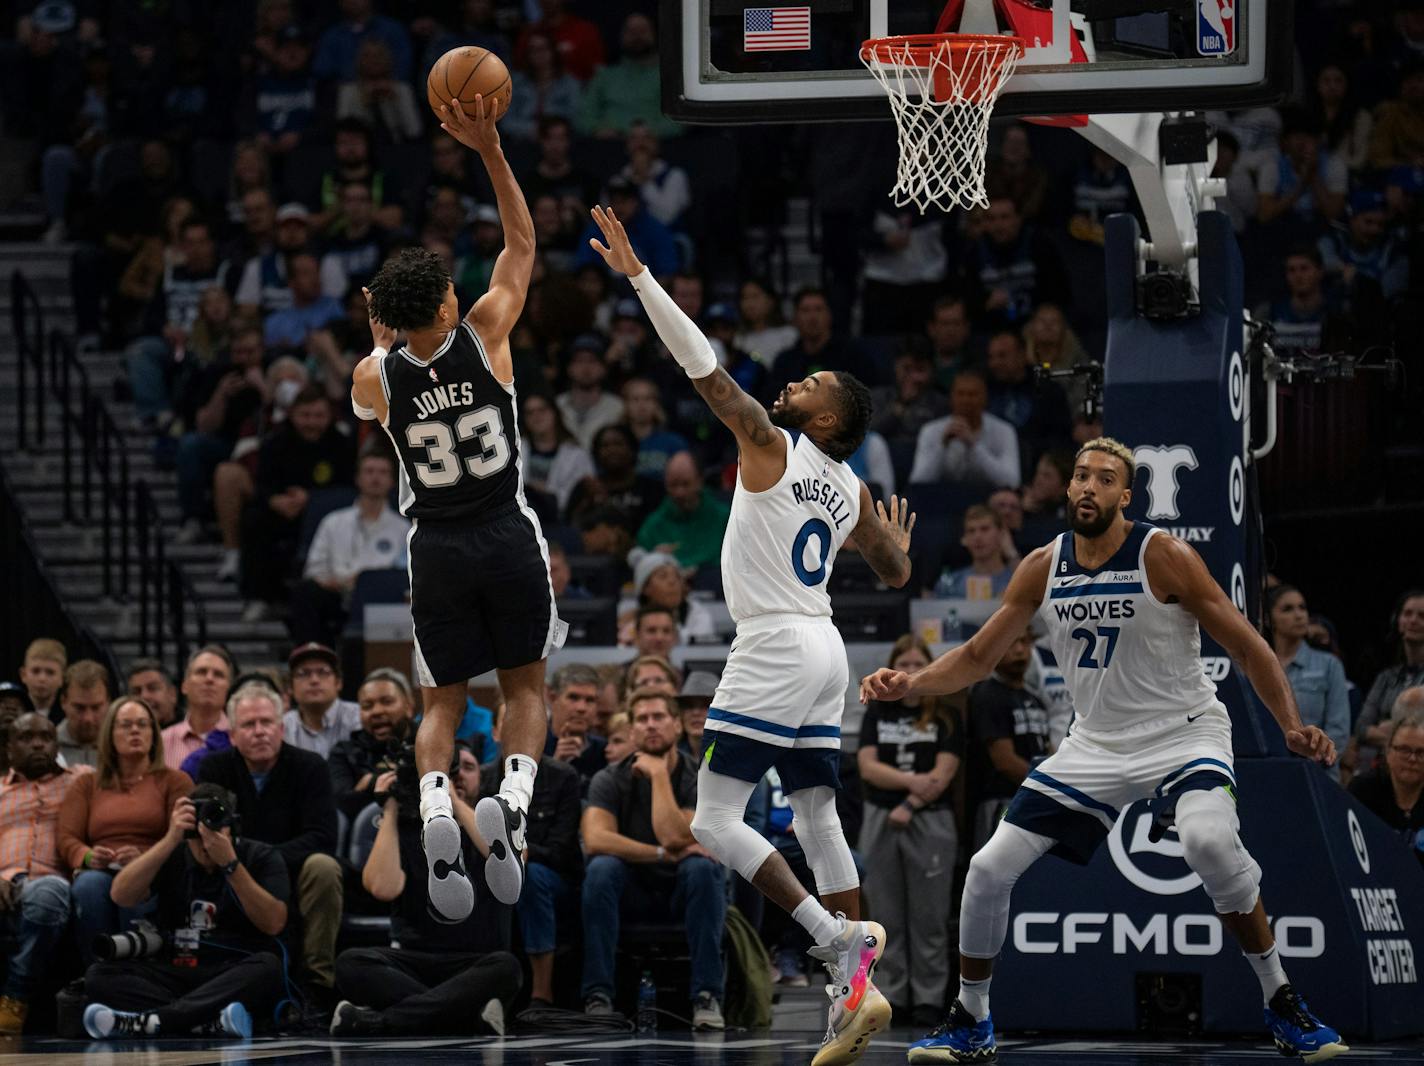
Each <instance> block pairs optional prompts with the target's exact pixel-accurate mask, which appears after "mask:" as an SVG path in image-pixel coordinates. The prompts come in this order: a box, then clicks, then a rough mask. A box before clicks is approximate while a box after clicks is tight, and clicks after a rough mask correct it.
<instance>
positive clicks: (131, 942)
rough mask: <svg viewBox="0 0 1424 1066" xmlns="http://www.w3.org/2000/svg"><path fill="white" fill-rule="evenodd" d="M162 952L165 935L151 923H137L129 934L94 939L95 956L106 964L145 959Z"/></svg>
mask: <svg viewBox="0 0 1424 1066" xmlns="http://www.w3.org/2000/svg"><path fill="white" fill-rule="evenodd" d="M162 950H163V934H162V933H160V932H159V931H158V929H157V928H156V927H155V926H154V925H153V924H152V923H151V922H145V921H137V922H134V927H133V928H132V929H130V930H129V931H128V932H127V933H115V934H114V935H113V936H96V937H95V938H94V954H95V955H96V956H97V957H98V958H100V959H103V960H104V961H105V962H117V961H120V960H122V959H144V958H148V956H150V955H157V954H158V953H159V952H160V951H162Z"/></svg>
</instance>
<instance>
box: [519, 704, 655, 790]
mask: <svg viewBox="0 0 1424 1066" xmlns="http://www.w3.org/2000/svg"><path fill="white" fill-rule="evenodd" d="M637 750H638V749H637V745H636V744H634V743H633V722H632V720H631V719H630V718H629V717H628V716H627V715H626V714H624V713H622V712H619V713H618V714H615V715H613V717H611V718H609V719H608V743H607V745H605V746H604V749H603V754H604V757H605V758H606V759H607V760H608V765H609V766H613V765H614V764H615V763H620V762H622V761H623V760H624V759H626V758H627V757H628V756H629V755H632V754H633V752H635V751H637ZM536 780H537V779H536Z"/></svg>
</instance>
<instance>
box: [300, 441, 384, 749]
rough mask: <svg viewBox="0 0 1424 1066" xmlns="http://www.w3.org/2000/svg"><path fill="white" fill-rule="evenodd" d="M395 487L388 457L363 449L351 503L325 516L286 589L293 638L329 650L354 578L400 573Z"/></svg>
mask: <svg viewBox="0 0 1424 1066" xmlns="http://www.w3.org/2000/svg"><path fill="white" fill-rule="evenodd" d="M395 483H396V466H395V459H394V457H393V456H392V455H391V453H390V452H389V451H388V450H387V449H385V448H382V447H377V448H371V449H369V450H367V452H366V454H364V455H363V456H362V457H361V461H360V463H359V464H358V465H357V467H356V493H357V495H356V502H355V503H353V504H352V505H351V506H350V507H342V508H339V509H338V510H335V511H332V512H331V513H330V514H328V515H327V516H326V517H325V518H323V519H322V520H321V523H320V524H319V525H318V526H317V527H316V534H315V535H314V536H313V537H312V542H311V547H310V548H309V549H308V550H307V558H306V563H305V564H304V565H303V567H302V581H301V584H299V585H297V587H296V588H295V589H293V590H292V614H291V619H290V629H291V633H292V639H293V640H295V641H298V642H300V643H305V642H307V641H313V640H314V641H316V642H318V643H320V644H326V645H329V646H335V644H336V642H337V639H338V638H339V637H340V636H341V631H342V629H343V628H344V626H345V624H346V616H347V605H348V604H349V603H350V600H351V591H352V589H354V588H355V587H356V579H357V578H359V577H360V576H361V575H362V574H363V573H365V572H366V571H368V570H389V569H392V568H394V567H399V568H402V569H404V567H405V562H406V537H407V535H408V534H409V533H410V520H409V519H407V518H403V517H402V516H401V515H399V514H397V513H396V512H395V510H394V509H393V508H392V507H391V490H392V488H394V486H395ZM288 739H289V740H290V739H291V738H290V737H289V738H288Z"/></svg>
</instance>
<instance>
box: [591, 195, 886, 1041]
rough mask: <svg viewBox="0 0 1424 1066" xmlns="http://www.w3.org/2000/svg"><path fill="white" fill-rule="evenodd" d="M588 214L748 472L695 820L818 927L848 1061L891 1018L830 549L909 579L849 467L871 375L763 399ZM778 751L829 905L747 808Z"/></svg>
mask: <svg viewBox="0 0 1424 1066" xmlns="http://www.w3.org/2000/svg"><path fill="white" fill-rule="evenodd" d="M593 218H594V221H595V222H597V223H598V227H599V229H601V230H602V231H603V236H604V239H605V240H606V241H607V242H608V244H607V246H606V247H605V246H604V245H602V244H599V243H598V241H596V240H593V241H590V243H591V244H592V245H593V247H594V249H595V250H596V251H597V252H598V253H599V254H600V255H602V256H603V258H604V259H605V260H606V261H607V262H608V264H609V266H611V267H612V268H613V269H615V270H618V271H620V272H622V273H624V274H626V275H628V277H629V279H630V280H631V281H632V283H633V288H634V289H635V290H636V291H637V293H638V298H639V299H640V300H642V302H643V307H644V308H645V309H646V310H647V312H648V318H649V319H650V320H651V321H652V323H653V327H654V328H655V329H656V330H657V332H658V336H659V338H661V340H662V342H663V344H665V345H666V346H667V349H668V351H669V352H670V353H671V354H672V356H673V358H674V359H676V360H677V361H678V363H679V365H681V366H682V368H683V370H685V371H686V372H687V375H688V377H689V378H691V379H692V384H693V386H694V387H695V388H696V389H697V391H698V392H699V393H701V394H702V397H703V399H705V400H706V401H707V403H708V406H710V407H711V408H712V413H713V414H715V415H716V416H717V417H718V418H719V419H721V420H722V422H723V423H724V424H725V425H726V426H727V428H728V429H730V430H731V431H732V433H733V435H734V436H735V437H736V438H737V449H738V456H739V469H738V474H737V487H736V491H735V493H734V495H733V497H732V516H731V519H730V521H729V522H728V524H727V534H726V537H725V539H724V540H723V542H722V585H723V588H724V590H725V592H726V597H727V608H728V610H729V611H730V612H731V615H732V617H733V618H734V619H735V620H736V623H737V636H736V639H735V640H733V641H732V651H731V656H730V657H729V658H728V660H727V667H726V669H725V671H724V672H723V674H722V679H721V682H720V683H719V684H718V686H717V692H716V695H715V696H714V697H713V700H712V707H711V709H710V710H709V711H708V712H707V738H706V745H705V748H704V754H703V758H702V768H701V770H700V771H699V772H698V776H697V813H696V815H695V816H694V817H693V819H692V833H693V835H694V836H695V837H696V838H697V840H698V843H700V844H701V845H702V846H703V847H705V848H707V850H709V851H711V852H712V853H713V854H714V855H716V856H717V858H718V859H720V860H721V861H722V862H724V863H725V864H726V865H728V866H730V867H732V868H733V869H734V870H736V871H737V872H738V873H740V874H741V875H742V876H743V877H745V878H746V879H747V880H748V881H750V882H751V883H752V884H754V885H755V886H756V887H757V888H759V889H760V890H761V891H762V893H763V894H764V895H766V897H767V898H768V899H770V900H771V901H772V902H773V903H776V904H778V905H779V906H781V907H783V908H784V909H785V910H787V911H788V912H790V914H791V916H792V917H793V918H795V919H796V921H798V922H799V923H800V924H801V925H802V926H803V927H804V928H805V929H806V931H807V932H808V933H810V934H811V936H812V937H813V938H814V940H815V941H816V947H814V948H812V949H811V954H812V955H813V956H814V957H816V958H817V959H820V960H821V961H822V962H824V963H825V965H826V969H827V971H828V972H829V973H830V976H831V983H830V984H829V985H828V986H827V989H826V991H827V994H828V995H829V996H830V997H831V1007H830V1021H829V1026H828V1028H827V1032H826V1037H825V1040H824V1041H823V1043H822V1045H821V1049H820V1051H819V1052H818V1053H817V1055H816V1057H815V1059H814V1060H813V1066H839V1064H842V1063H848V1062H852V1061H854V1060H855V1059H857V1058H859V1057H860V1054H861V1053H862V1052H863V1051H864V1050H865V1048H866V1046H867V1044H868V1042H869V1039H870V1035H871V1034H872V1033H874V1032H876V1031H877V1030H879V1029H882V1028H884V1027H885V1026H887V1025H888V1024H889V1022H890V1005H889V1003H888V1002H886V1000H885V997H884V996H882V995H881V994H880V993H879V991H877V990H876V988H875V986H874V984H873V983H872V982H871V976H872V975H873V972H874V969H875V963H876V960H878V959H879V958H880V955H881V953H882V952H883V951H884V949H885V930H884V929H883V928H881V927H880V926H879V925H877V924H876V923H875V922H862V921H859V920H858V919H859V917H860V879H859V878H858V877H857V876H856V871H855V864H854V862H853V861H852V859H851V854H850V847H849V845H847V844H846V839H845V835H844V833H843V832H842V831H841V824H840V819H839V818H838V817H837V815H836V804H835V794H836V790H837V789H839V788H840V770H839V758H840V733H841V730H840V722H841V714H842V712H843V711H844V709H845V691H846V685H847V684H848V682H849V674H848V668H847V666H846V657H845V646H844V645H843V644H842V643H841V638H840V634H839V633H838V632H837V631H836V628H835V626H834V625H832V624H831V600H830V596H829V594H828V593H827V591H826V586H827V583H828V582H829V580H830V576H831V567H832V565H833V563H834V561H835V555H836V551H837V550H838V549H839V548H840V547H841V546H842V545H844V544H845V543H847V542H848V541H850V540H852V539H853V540H854V543H855V546H856V548H857V549H859V551H860V553H861V554H862V555H863V556H865V559H866V561H867V562H869V563H870V565H871V567H872V568H873V569H874V570H875V572H876V574H877V575H879V577H880V579H881V580H882V581H885V582H886V583H887V584H891V585H894V586H896V587H899V586H901V585H904V584H905V582H906V581H908V580H909V577H910V560H909V557H908V556H907V555H906V554H905V553H906V551H907V550H908V549H909V546H910V530H911V528H912V527H913V526H914V516H913V515H911V514H910V513H909V509H908V507H904V508H902V507H901V504H900V501H899V500H898V499H897V498H896V497H893V496H892V497H891V498H890V510H889V513H888V514H887V513H886V511H885V507H884V505H883V504H877V505H876V506H874V507H872V506H871V500H870V490H869V489H867V488H866V487H865V484H864V483H863V482H862V481H861V480H860V479H859V478H857V477H856V476H855V474H854V473H852V472H851V470H850V468H849V467H848V466H846V465H845V460H846V459H848V458H849V457H850V456H851V455H852V454H853V453H854V452H855V450H856V449H857V448H859V447H860V444H861V441H862V440H864V439H865V432H866V427H867V425H868V424H869V421H870V394H869V392H868V391H867V390H866V387H865V386H864V385H863V384H861V383H860V382H859V381H857V380H856V379H855V378H854V377H852V376H851V375H850V374H845V373H840V372H834V373H833V372H830V371H821V372H819V373H816V374H812V375H811V376H810V377H808V378H806V379H805V380H804V381H793V382H790V383H789V384H788V385H787V386H786V387H785V388H784V389H783V390H782V392H781V395H780V396H779V397H778V398H777V400H776V402H775V403H774V404H772V407H771V411H770V412H768V411H767V410H766V409H765V408H764V407H762V406H761V404H759V403H757V402H756V401H755V400H753V399H752V398H751V397H750V396H748V395H747V394H746V393H745V392H743V391H742V390H741V388H740V387H739V386H738V385H737V383H736V382H735V381H733V380H732V378H731V377H730V376H729V375H728V374H727V372H726V371H725V370H722V369H720V368H719V367H718V366H717V359H716V356H715V355H713V352H712V346H711V345H710V344H709V343H708V341H707V338H706V337H704V336H703V335H702V333H701V332H700V331H699V330H698V328H697V326H696V325H695V324H694V323H693V322H692V320H691V319H690V318H688V317H687V316H686V315H685V314H683V313H682V311H681V310H680V309H679V308H678V306H677V305H676V304H675V303H673V301H672V298H671V297H670V296H668V294H667V293H666V292H664V291H663V289H662V287H661V286H660V285H659V284H658V283H657V280H656V279H655V278H653V276H652V274H651V273H649V272H648V270H647V268H646V267H644V266H643V264H642V263H640V262H639V261H638V258H637V256H635V255H634V254H633V249H632V246H631V245H630V244H629V243H628V237H627V234H625V233H624V231H623V225H622V223H621V222H619V221H618V218H617V216H615V215H614V214H613V212H612V211H609V210H606V209H604V208H599V207H595V208H594V209H593ZM773 766H775V767H776V769H777V772H778V774H780V776H781V783H782V787H783V788H784V789H785V790H786V792H787V794H788V796H789V798H790V801H791V808H792V810H793V811H794V813H795V818H796V839H797V840H799V841H800V842H801V846H802V848H803V849H805V852H806V861H807V863H808V864H809V865H810V867H811V870H812V872H813V873H814V874H815V876H816V887H817V889H818V890H819V892H820V894H821V897H822V899H823V900H824V903H825V905H824V906H823V905H822V904H821V903H819V902H817V901H816V899H815V898H814V897H812V896H810V895H808V894H807V892H806V890H805V889H803V888H802V887H801V884H800V882H799V881H797V879H796V876H795V875H794V874H793V873H792V872H791V868H790V866H788V865H787V863H786V860H785V859H783V858H782V857H781V856H780V855H779V854H778V853H777V852H776V850H775V849H774V848H773V847H772V845H771V843H770V842H769V841H768V840H767V839H766V838H765V837H763V836H762V835H761V834H760V833H758V832H757V831H756V830H754V829H752V828H751V827H750V826H748V825H746V823H744V822H743V821H742V818H743V815H745V813H746V809H747V800H748V799H749V798H750V797H751V794H752V790H753V789H754V788H755V787H756V784H757V782H758V781H760V780H761V779H762V777H763V776H765V774H766V772H767V770H769V769H770V768H771V767H773ZM837 911H838V912H841V913H839V914H837V915H836V916H835V917H833V916H832V915H833V913H834V912H837ZM847 915H849V917H847Z"/></svg>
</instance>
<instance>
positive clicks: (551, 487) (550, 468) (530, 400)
mask: <svg viewBox="0 0 1424 1066" xmlns="http://www.w3.org/2000/svg"><path fill="white" fill-rule="evenodd" d="M585 343H590V344H591V343H592V342H591V341H586V342H585ZM592 362H593V363H597V364H598V365H599V366H600V367H601V366H602V363H601V360H599V359H598V358H597V356H596V355H595V356H593V358H592ZM580 373H581V374H586V375H587V377H588V378H591V377H592V376H593V374H592V367H591V366H588V367H582V368H580ZM573 391H574V390H573V389H571V390H570V392H569V393H565V395H566V396H570V397H572V393H573ZM602 396H604V397H607V396H608V394H607V393H603V394H602ZM571 402H572V399H571ZM603 402H604V401H603V400H602V399H600V400H598V401H595V404H599V403H603ZM522 407H523V410H522V414H521V417H520V420H519V425H520V428H521V429H522V430H523V431H524V436H523V438H522V439H521V440H520V442H519V456H520V459H521V460H522V462H523V464H524V485H525V488H526V490H530V491H532V492H537V493H542V494H544V495H546V496H548V497H549V498H550V500H551V502H552V504H553V509H554V513H555V514H557V515H562V514H564V513H565V512H566V511H567V509H568V505H569V497H570V496H572V495H573V491H574V489H575V488H577V487H578V486H579V484H580V483H581V482H583V481H584V480H585V479H587V478H591V477H594V470H593V459H592V458H590V456H589V454H588V451H587V450H586V449H585V448H583V447H582V446H581V445H579V444H578V443H577V442H576V441H575V440H574V437H573V434H572V433H570V432H569V430H568V427H567V426H566V425H565V423H564V418H563V414H562V413H561V409H560V408H559V407H558V406H556V405H555V404H554V402H552V401H551V400H550V399H549V397H547V396H545V395H544V394H543V393H538V392H531V393H529V394H527V395H526V396H525V397H524V401H523V405H522ZM600 417H601V416H600Z"/></svg>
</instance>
